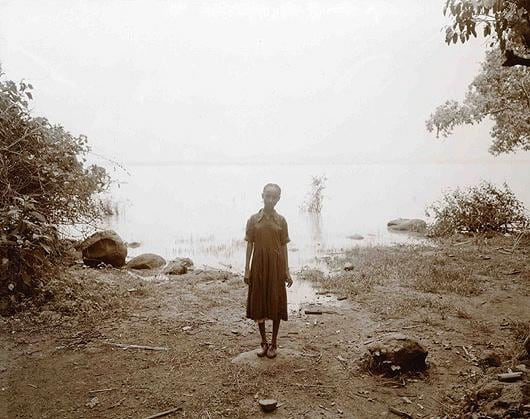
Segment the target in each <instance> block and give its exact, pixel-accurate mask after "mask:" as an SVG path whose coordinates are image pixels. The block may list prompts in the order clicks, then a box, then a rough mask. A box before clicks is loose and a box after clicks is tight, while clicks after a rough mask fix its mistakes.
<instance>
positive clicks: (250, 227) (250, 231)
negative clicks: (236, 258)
mask: <svg viewBox="0 0 530 419" xmlns="http://www.w3.org/2000/svg"><path fill="white" fill-rule="evenodd" d="M245 240H246V241H247V242H251V243H253V242H254V241H255V237H254V221H253V220H252V217H250V218H249V219H248V221H247V226H246V228H245Z"/></svg>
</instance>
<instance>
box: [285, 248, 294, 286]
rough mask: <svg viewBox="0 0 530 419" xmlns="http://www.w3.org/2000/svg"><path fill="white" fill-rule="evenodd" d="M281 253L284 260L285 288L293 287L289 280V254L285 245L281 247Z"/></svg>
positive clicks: (291, 281) (290, 279)
mask: <svg viewBox="0 0 530 419" xmlns="http://www.w3.org/2000/svg"><path fill="white" fill-rule="evenodd" d="M282 253H283V260H285V282H286V283H287V286H288V287H290V286H291V285H293V280H292V278H291V274H290V273H289V257H288V254H289V252H288V251H287V243H286V244H284V245H282Z"/></svg>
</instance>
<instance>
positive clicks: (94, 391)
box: [89, 388, 116, 393]
mask: <svg viewBox="0 0 530 419" xmlns="http://www.w3.org/2000/svg"><path fill="white" fill-rule="evenodd" d="M112 390H116V389H115V388H102V389H99V390H89V393H103V392H104V391H112Z"/></svg>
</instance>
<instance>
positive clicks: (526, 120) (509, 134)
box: [427, 48, 530, 155]
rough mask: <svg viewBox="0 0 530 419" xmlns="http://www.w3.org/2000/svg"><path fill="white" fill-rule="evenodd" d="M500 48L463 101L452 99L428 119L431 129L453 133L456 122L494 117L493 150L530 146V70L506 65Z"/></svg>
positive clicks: (489, 57) (490, 56)
mask: <svg viewBox="0 0 530 419" xmlns="http://www.w3.org/2000/svg"><path fill="white" fill-rule="evenodd" d="M502 60H503V58H502V53H501V51H500V49H499V48H496V49H493V50H490V51H487V53H486V60H485V62H484V63H483V64H482V69H481V72H480V73H479V74H478V75H477V76H476V77H475V79H474V80H473V82H472V83H471V84H470V86H469V88H468V91H467V94H466V96H465V99H464V101H463V103H462V104H459V103H458V102H456V101H454V100H449V101H447V102H445V103H444V104H443V105H441V106H439V107H438V108H437V109H436V110H435V112H434V113H433V114H431V116H430V118H429V119H428V120H427V129H428V130H429V131H430V132H432V131H434V129H436V135H437V136H439V135H440V134H441V135H442V136H444V137H447V136H449V135H450V134H451V133H452V131H453V129H454V128H455V127H456V126H459V125H463V124H471V125H473V124H475V123H480V122H481V121H482V120H484V119H485V118H486V117H490V118H491V119H492V120H493V121H494V126H493V128H492V130H491V136H492V137H493V144H492V145H491V147H490V152H491V153H492V154H495V155H498V154H501V153H508V152H511V151H516V150H526V151H528V150H530V71H529V69H528V67H524V66H517V67H503V66H502Z"/></svg>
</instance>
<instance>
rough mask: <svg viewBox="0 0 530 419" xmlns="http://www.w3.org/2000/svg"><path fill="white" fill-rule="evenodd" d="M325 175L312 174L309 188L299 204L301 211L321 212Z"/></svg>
mask: <svg viewBox="0 0 530 419" xmlns="http://www.w3.org/2000/svg"><path fill="white" fill-rule="evenodd" d="M327 180H328V179H327V178H326V176H323V175H322V176H313V177H312V180H311V190H310V191H309V193H308V194H307V197H306V199H305V201H304V202H303V203H302V205H301V206H300V209H301V210H302V211H306V212H310V213H313V214H320V213H321V212H322V202H323V201H324V194H323V193H322V192H323V191H324V189H326V181H327Z"/></svg>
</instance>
